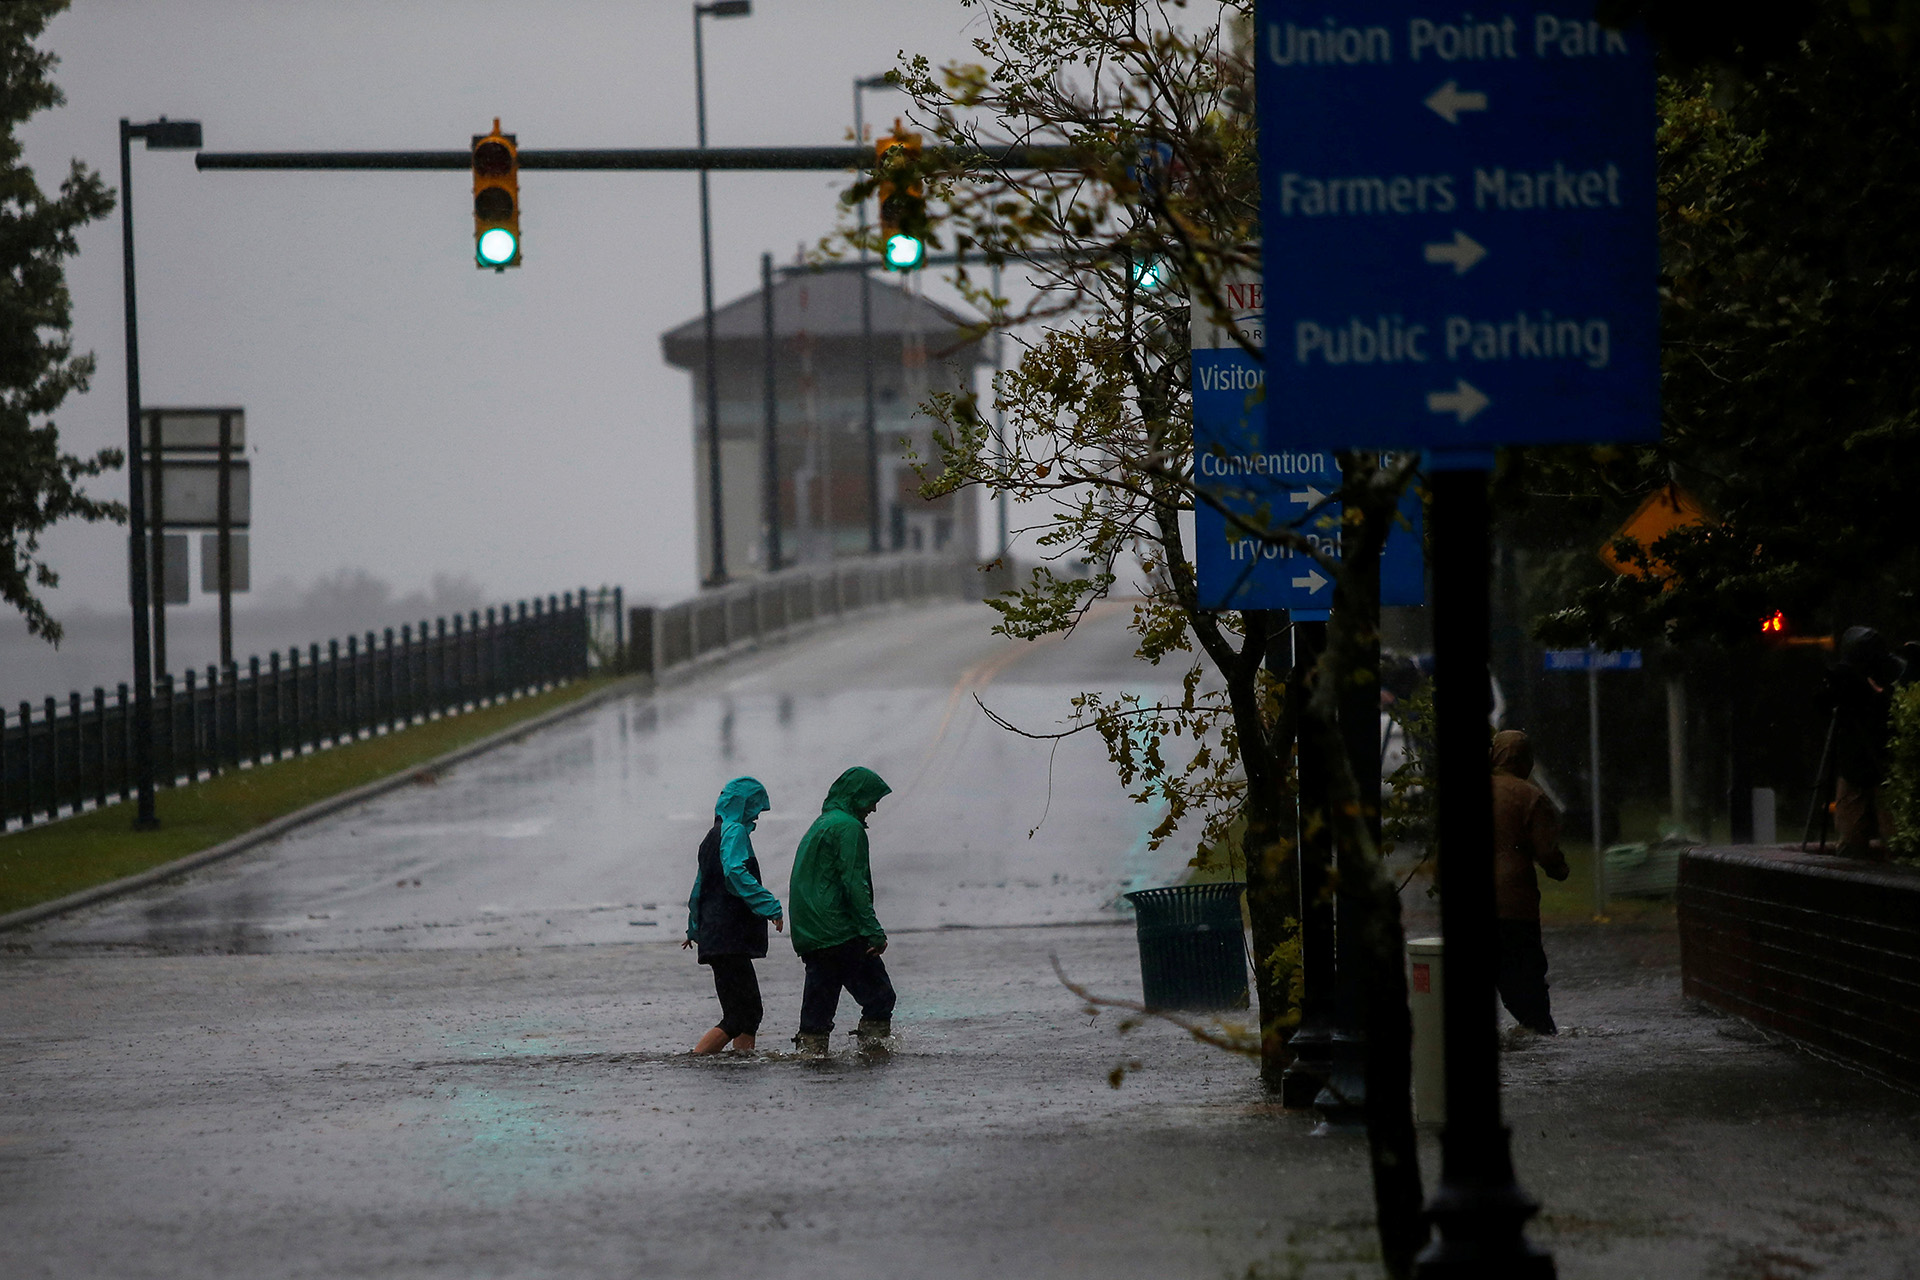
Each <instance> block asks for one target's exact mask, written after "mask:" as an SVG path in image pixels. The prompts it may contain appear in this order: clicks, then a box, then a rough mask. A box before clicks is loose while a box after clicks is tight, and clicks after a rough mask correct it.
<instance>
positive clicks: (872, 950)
mask: <svg viewBox="0 0 1920 1280" xmlns="http://www.w3.org/2000/svg"><path fill="white" fill-rule="evenodd" d="M886 953H887V944H886V943H885V942H882V943H880V944H878V945H877V946H870V947H868V948H867V954H868V955H870V956H880V955H885V954H886Z"/></svg>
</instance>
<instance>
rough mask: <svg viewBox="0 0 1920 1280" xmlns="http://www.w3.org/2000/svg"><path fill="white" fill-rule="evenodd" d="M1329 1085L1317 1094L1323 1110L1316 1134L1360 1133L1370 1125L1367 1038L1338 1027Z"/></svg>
mask: <svg viewBox="0 0 1920 1280" xmlns="http://www.w3.org/2000/svg"><path fill="white" fill-rule="evenodd" d="M1331 1049H1332V1055H1331V1059H1330V1067H1331V1069H1330V1070H1329V1072H1328V1074H1327V1084H1326V1087H1325V1088H1324V1089H1322V1090H1320V1092H1319V1093H1318V1094H1317V1095H1316V1096H1315V1097H1314V1099H1313V1108H1314V1110H1316V1111H1318V1112H1319V1113H1320V1127H1319V1128H1317V1129H1315V1130H1314V1136H1315V1137H1322V1138H1324V1137H1326V1136H1328V1135H1329V1134H1334V1133H1359V1132H1361V1131H1363V1130H1364V1129H1365V1128H1366V1127H1367V1041H1366V1037H1365V1036H1362V1035H1357V1034H1355V1033H1354V1032H1351V1031H1343V1030H1338V1029H1336V1030H1335V1031H1334V1033H1333V1037H1332V1044H1331Z"/></svg>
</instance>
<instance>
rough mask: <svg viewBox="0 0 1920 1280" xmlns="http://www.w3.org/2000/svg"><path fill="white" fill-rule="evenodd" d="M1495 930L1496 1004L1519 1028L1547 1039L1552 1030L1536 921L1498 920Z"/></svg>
mask: <svg viewBox="0 0 1920 1280" xmlns="http://www.w3.org/2000/svg"><path fill="white" fill-rule="evenodd" d="M1499 927H1500V934H1499V938H1500V969H1499V975H1498V977H1497V979H1496V981H1497V983H1498V984H1499V987H1500V1003H1501V1004H1504V1005H1506V1006H1507V1012H1508V1013H1511V1014H1512V1015H1513V1016H1514V1017H1516V1018H1518V1019H1519V1020H1520V1025H1521V1026H1523V1027H1531V1028H1532V1029H1533V1030H1535V1031H1538V1032H1540V1033H1541V1034H1542V1035H1549V1036H1550V1035H1552V1034H1554V1031H1555V1027H1554V1025H1553V1008H1552V1006H1551V1005H1549V1004H1548V1002H1547V949H1546V948H1545V947H1543V946H1541V945H1540V922H1539V921H1538V920H1502V921H1500V922H1499Z"/></svg>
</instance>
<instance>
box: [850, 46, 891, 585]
mask: <svg viewBox="0 0 1920 1280" xmlns="http://www.w3.org/2000/svg"><path fill="white" fill-rule="evenodd" d="M892 83H893V82H892V81H890V80H888V79H887V78H886V77H885V76H883V75H880V76H866V77H864V78H861V79H858V80H855V81H854V82H853V140H854V143H855V145H857V146H865V145H866V142H867V122H866V112H865V111H864V110H862V107H861V103H862V101H863V99H862V98H861V96H860V95H861V94H863V93H865V92H866V91H867V90H868V89H886V88H890V87H891V86H892ZM860 364H861V371H862V377H863V379H864V381H865V395H866V401H865V414H864V417H863V424H864V426H865V427H866V436H867V550H868V552H870V553H871V554H873V555H876V556H877V555H879V554H880V432H879V428H878V427H877V426H876V425H875V422H874V412H873V287H872V280H871V278H870V277H869V276H868V274H867V202H866V201H865V200H862V201H861V202H860Z"/></svg>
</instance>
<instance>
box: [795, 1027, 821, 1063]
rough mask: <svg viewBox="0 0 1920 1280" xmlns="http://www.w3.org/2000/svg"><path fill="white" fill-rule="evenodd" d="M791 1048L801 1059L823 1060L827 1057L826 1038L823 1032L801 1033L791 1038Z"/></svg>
mask: <svg viewBox="0 0 1920 1280" xmlns="http://www.w3.org/2000/svg"><path fill="white" fill-rule="evenodd" d="M793 1047H794V1048H796V1049H798V1050H799V1051H800V1054H801V1056H802V1057H806V1058H824V1057H826V1056H827V1037H826V1035H825V1033H824V1032H814V1031H802V1032H801V1033H800V1034H799V1035H797V1036H795V1037H794V1038H793Z"/></svg>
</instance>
